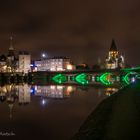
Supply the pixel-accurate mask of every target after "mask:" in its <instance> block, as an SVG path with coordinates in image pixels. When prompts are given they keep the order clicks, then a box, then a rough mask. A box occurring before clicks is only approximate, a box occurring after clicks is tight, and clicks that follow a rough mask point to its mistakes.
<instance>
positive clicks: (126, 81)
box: [122, 72, 137, 85]
mask: <svg viewBox="0 0 140 140" xmlns="http://www.w3.org/2000/svg"><path fill="white" fill-rule="evenodd" d="M136 74H137V73H136V72H128V73H127V74H126V75H125V76H123V77H122V81H124V82H125V83H126V84H128V85H129V84H130V83H131V81H130V75H136Z"/></svg>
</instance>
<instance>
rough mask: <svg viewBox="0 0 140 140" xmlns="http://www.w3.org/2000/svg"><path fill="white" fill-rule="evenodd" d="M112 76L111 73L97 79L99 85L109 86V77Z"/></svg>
mask: <svg viewBox="0 0 140 140" xmlns="http://www.w3.org/2000/svg"><path fill="white" fill-rule="evenodd" d="M111 75H112V74H111V73H108V72H106V73H103V74H102V75H101V76H100V77H99V80H100V82H101V83H103V84H105V85H111V84H112V83H111V81H110V76H111Z"/></svg>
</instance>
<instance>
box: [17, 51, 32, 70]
mask: <svg viewBox="0 0 140 140" xmlns="http://www.w3.org/2000/svg"><path fill="white" fill-rule="evenodd" d="M18 63H19V68H18V72H23V73H28V72H29V71H31V55H30V54H29V53H28V52H25V51H23V52H19V62H18Z"/></svg>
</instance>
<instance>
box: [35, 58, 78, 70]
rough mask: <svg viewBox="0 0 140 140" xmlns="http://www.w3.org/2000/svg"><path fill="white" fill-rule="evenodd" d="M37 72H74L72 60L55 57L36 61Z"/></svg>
mask: <svg viewBox="0 0 140 140" xmlns="http://www.w3.org/2000/svg"><path fill="white" fill-rule="evenodd" d="M35 66H37V71H65V70H74V69H75V68H74V66H73V65H72V64H71V60H70V59H69V58H66V57H54V58H47V59H42V60H38V61H35Z"/></svg>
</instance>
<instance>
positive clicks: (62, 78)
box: [52, 74, 68, 84]
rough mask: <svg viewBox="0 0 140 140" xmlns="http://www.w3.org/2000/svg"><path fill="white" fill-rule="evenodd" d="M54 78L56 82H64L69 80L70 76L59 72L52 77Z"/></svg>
mask: <svg viewBox="0 0 140 140" xmlns="http://www.w3.org/2000/svg"><path fill="white" fill-rule="evenodd" d="M52 80H53V81H54V82H56V83H59V84H62V83H65V82H67V80H68V77H67V76H66V75H63V74H57V75H55V76H54V77H53V78H52Z"/></svg>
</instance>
